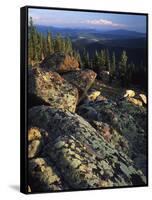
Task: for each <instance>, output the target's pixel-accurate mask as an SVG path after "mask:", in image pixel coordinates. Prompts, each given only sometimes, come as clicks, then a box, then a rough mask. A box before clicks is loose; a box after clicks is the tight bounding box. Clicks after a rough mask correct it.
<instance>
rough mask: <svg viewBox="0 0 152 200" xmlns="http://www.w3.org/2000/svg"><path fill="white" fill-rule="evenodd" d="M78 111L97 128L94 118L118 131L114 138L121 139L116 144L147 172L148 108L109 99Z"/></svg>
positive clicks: (93, 103) (82, 106)
mask: <svg viewBox="0 0 152 200" xmlns="http://www.w3.org/2000/svg"><path fill="white" fill-rule="evenodd" d="M77 112H78V114H79V115H81V116H83V117H84V118H85V119H86V120H87V121H89V122H90V123H91V124H92V125H93V126H94V127H95V128H98V129H99V127H97V126H95V125H94V124H93V121H94V120H95V121H98V123H99V124H100V123H101V122H104V123H107V124H109V126H110V127H111V129H113V130H115V131H116V132H117V137H113V139H115V138H119V140H117V139H116V141H117V142H116V141H115V145H117V146H119V145H120V149H121V150H122V151H123V152H124V150H125V153H127V151H128V155H129V157H130V158H131V159H133V161H134V162H135V165H136V167H137V168H140V169H142V171H143V172H144V173H145V174H147V171H146V170H147V162H146V160H147V157H146V155H147V153H146V149H147V139H146V138H147V124H146V120H145V119H146V108H144V107H139V106H135V105H133V104H131V103H129V102H127V101H126V100H124V101H121V102H117V103H116V102H113V101H109V100H108V101H97V102H91V103H90V104H89V105H88V104H86V105H85V104H84V105H81V106H79V108H78V109H77ZM109 135H110V134H109ZM111 135H112V133H111ZM118 136H119V137H118ZM110 141H112V140H110ZM126 141H128V144H127V142H126ZM128 145H129V147H127V146H128Z"/></svg>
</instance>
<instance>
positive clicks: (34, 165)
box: [28, 157, 66, 192]
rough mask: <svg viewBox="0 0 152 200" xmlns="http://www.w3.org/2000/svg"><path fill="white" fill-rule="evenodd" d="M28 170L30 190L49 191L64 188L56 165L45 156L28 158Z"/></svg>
mask: <svg viewBox="0 0 152 200" xmlns="http://www.w3.org/2000/svg"><path fill="white" fill-rule="evenodd" d="M28 172H29V173H28V174H29V184H30V186H31V190H32V192H51V191H57V190H64V189H66V186H65V183H63V182H62V180H61V178H60V174H59V173H58V171H57V170H56V167H55V166H54V165H53V163H51V162H50V161H48V160H47V158H41V157H38V158H34V159H30V160H29V162H28Z"/></svg>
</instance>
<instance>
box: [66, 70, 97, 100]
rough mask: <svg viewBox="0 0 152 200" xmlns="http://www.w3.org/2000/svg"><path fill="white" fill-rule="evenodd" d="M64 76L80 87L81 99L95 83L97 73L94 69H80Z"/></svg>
mask: <svg viewBox="0 0 152 200" xmlns="http://www.w3.org/2000/svg"><path fill="white" fill-rule="evenodd" d="M63 77H64V78H65V79H66V80H67V81H69V82H70V83H71V84H73V85H74V86H76V87H77V88H78V91H79V97H80V98H79V101H81V100H82V99H83V98H84V97H85V96H86V95H87V91H88V90H89V88H90V87H91V86H92V84H93V83H94V81H95V78H96V73H95V72H94V71H92V70H79V71H74V72H68V73H66V74H63Z"/></svg>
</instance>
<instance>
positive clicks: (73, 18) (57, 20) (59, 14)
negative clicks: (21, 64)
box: [29, 8, 146, 33]
mask: <svg viewBox="0 0 152 200" xmlns="http://www.w3.org/2000/svg"><path fill="white" fill-rule="evenodd" d="M29 16H31V17H32V18H33V22H34V24H35V25H45V26H57V27H67V28H93V29H99V30H114V29H126V30H133V31H138V32H143V33H145V32H146V16H145V15H128V14H114V13H113V14H111V13H92V12H82V11H81V12H80V11H63V10H62V11H60V10H49V9H36V8H30V9H29Z"/></svg>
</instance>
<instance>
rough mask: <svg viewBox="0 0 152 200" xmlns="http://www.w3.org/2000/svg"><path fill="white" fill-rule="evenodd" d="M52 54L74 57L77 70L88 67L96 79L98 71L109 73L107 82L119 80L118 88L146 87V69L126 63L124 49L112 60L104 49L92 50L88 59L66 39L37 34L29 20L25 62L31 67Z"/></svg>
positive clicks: (84, 52)
mask: <svg viewBox="0 0 152 200" xmlns="http://www.w3.org/2000/svg"><path fill="white" fill-rule="evenodd" d="M55 52H63V53H66V54H69V55H71V56H74V57H75V58H76V59H77V60H78V61H79V63H80V66H81V68H83V69H85V68H90V69H92V70H94V71H95V72H97V74H98V76H99V78H100V72H102V71H108V72H109V83H112V81H113V80H119V81H120V83H121V85H122V86H128V85H129V84H130V83H133V84H138V83H139V84H141V85H142V86H143V87H146V85H147V80H146V77H147V72H146V67H145V66H143V64H142V63H141V65H140V66H136V65H135V64H134V63H133V62H131V63H128V56H127V53H126V51H125V50H123V51H122V52H121V55H120V56H119V58H118V57H117V58H116V55H115V52H112V53H110V52H109V50H108V49H101V50H100V51H95V52H94V55H92V56H90V55H89V53H88V52H87V50H86V49H85V48H84V50H83V51H82V52H81V53H80V52H79V51H78V50H76V49H74V48H73V45H72V41H71V39H70V38H69V37H66V38H65V37H62V36H61V34H57V35H56V36H54V37H53V36H52V34H51V32H47V35H44V34H42V33H40V32H38V31H37V29H36V27H35V26H34V24H33V21H32V18H31V17H30V20H29V26H28V63H29V65H34V64H35V63H37V62H41V61H42V60H43V59H44V58H45V57H47V56H48V55H50V54H52V53H55Z"/></svg>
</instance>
